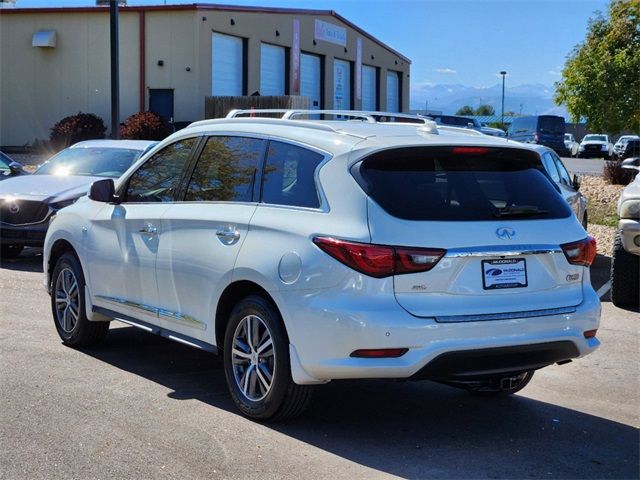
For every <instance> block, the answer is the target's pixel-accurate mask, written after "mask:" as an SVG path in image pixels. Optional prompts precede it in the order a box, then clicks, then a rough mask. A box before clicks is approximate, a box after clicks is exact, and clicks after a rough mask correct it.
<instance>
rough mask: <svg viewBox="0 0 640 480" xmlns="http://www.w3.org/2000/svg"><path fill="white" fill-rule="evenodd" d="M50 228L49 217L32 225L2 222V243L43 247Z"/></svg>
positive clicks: (0, 232)
mask: <svg viewBox="0 0 640 480" xmlns="http://www.w3.org/2000/svg"><path fill="white" fill-rule="evenodd" d="M48 228H49V219H47V220H46V221H44V222H41V223H36V224H32V225H8V224H5V223H3V224H0V243H2V244H3V245H4V244H15V245H25V246H28V247H41V246H42V245H44V237H45V236H46V235H47V229H48Z"/></svg>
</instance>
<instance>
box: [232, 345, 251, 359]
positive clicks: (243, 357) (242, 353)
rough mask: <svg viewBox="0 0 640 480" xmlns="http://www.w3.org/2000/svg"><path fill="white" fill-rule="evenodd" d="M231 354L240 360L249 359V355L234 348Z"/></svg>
mask: <svg viewBox="0 0 640 480" xmlns="http://www.w3.org/2000/svg"><path fill="white" fill-rule="evenodd" d="M233 354H234V355H235V356H236V357H240V358H242V359H247V360H249V359H250V358H251V354H250V353H246V352H243V351H241V350H238V349H237V348H234V349H233Z"/></svg>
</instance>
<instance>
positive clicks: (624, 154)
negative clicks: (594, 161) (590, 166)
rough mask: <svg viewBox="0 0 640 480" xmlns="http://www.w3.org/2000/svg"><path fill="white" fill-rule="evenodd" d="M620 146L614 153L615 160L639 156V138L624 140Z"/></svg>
mask: <svg viewBox="0 0 640 480" xmlns="http://www.w3.org/2000/svg"><path fill="white" fill-rule="evenodd" d="M621 147H622V148H620V150H618V152H617V153H616V160H618V161H622V160H624V159H625V158H631V157H640V139H638V140H633V139H628V140H625V141H624V143H622V145H621Z"/></svg>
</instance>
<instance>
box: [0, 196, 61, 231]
mask: <svg viewBox="0 0 640 480" xmlns="http://www.w3.org/2000/svg"><path fill="white" fill-rule="evenodd" d="M48 215H49V206H48V205H47V204H46V203H44V202H39V201H35V200H20V199H17V200H9V201H7V200H4V201H2V202H0V222H1V223H7V224H9V225H25V224H30V223H41V222H43V221H44V220H46V218H47V216H48Z"/></svg>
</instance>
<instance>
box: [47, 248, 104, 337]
mask: <svg viewBox="0 0 640 480" xmlns="http://www.w3.org/2000/svg"><path fill="white" fill-rule="evenodd" d="M51 278H52V280H51V311H52V313H53V320H54V323H55V326H56V330H57V331H58V335H59V336H60V338H61V339H62V343H64V344H65V345H69V346H70V347H88V346H91V345H95V344H97V343H99V342H101V341H102V340H103V339H104V337H106V335H107V332H108V331H109V322H91V321H89V319H88V318H87V315H86V310H85V298H84V287H85V280H84V274H83V273H82V267H81V265H80V261H79V260H78V258H77V257H76V256H75V255H74V254H73V253H65V254H64V255H62V256H61V257H60V259H59V260H58V262H57V263H56V266H55V268H54V269H53V275H52V277H51Z"/></svg>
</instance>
